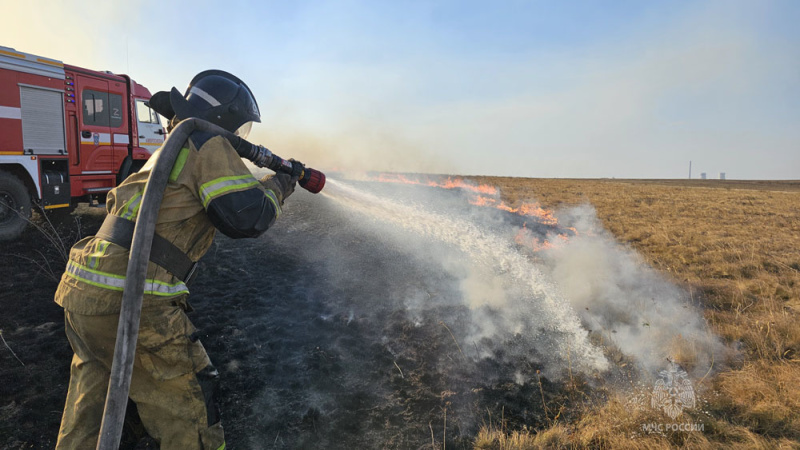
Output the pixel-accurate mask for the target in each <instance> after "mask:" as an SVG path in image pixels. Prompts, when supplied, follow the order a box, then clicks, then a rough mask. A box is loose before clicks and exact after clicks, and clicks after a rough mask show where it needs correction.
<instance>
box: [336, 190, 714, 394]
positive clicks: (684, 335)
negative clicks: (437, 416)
mask: <svg viewBox="0 0 800 450" xmlns="http://www.w3.org/2000/svg"><path fill="white" fill-rule="evenodd" d="M324 193H325V195H326V197H327V198H328V199H329V200H332V201H333V202H334V204H336V205H338V208H339V209H340V210H341V212H342V213H343V214H345V215H346V216H347V217H348V221H349V222H350V223H351V226H352V227H353V228H354V231H356V232H357V233H359V234H362V233H363V234H364V235H365V236H369V237H368V239H373V240H376V242H378V246H377V248H378V250H377V251H380V249H381V248H383V249H386V251H389V250H391V251H392V252H396V251H399V252H402V253H404V254H405V255H407V256H408V257H409V258H410V260H411V261H414V262H415V263H416V264H419V265H420V267H423V268H424V269H422V270H424V271H425V272H426V274H427V275H426V276H433V277H439V278H440V282H439V283H438V286H437V287H436V288H435V290H434V291H433V292H431V288H429V287H427V288H423V287H419V288H415V287H414V286H410V287H408V288H407V289H400V290H395V291H393V292H391V293H390V294H389V297H390V302H393V303H394V304H395V306H393V308H398V307H399V308H402V309H404V310H405V314H407V316H408V318H409V320H410V321H411V322H412V323H414V324H415V325H417V326H421V325H422V324H424V323H425V321H426V320H429V321H430V320H438V321H442V322H443V323H445V324H446V323H451V324H452V323H458V324H459V327H458V328H456V329H452V331H450V330H449V331H450V332H451V333H452V334H453V339H454V340H455V341H456V342H458V343H460V346H459V347H460V348H459V351H460V352H462V353H463V354H464V355H465V356H466V357H467V358H469V359H470V360H472V361H475V362H478V361H481V360H482V359H486V358H489V359H500V360H502V361H503V362H505V363H508V364H510V365H511V367H517V366H519V365H521V364H522V362H531V361H534V362H536V363H537V364H540V365H541V367H542V369H541V370H542V373H544V374H545V375H547V376H548V377H549V378H551V379H559V378H560V377H561V376H562V375H563V374H565V373H567V371H570V372H573V373H583V374H584V375H586V376H592V375H596V374H598V373H604V372H607V371H608V370H609V369H611V368H612V367H613V366H614V364H616V363H622V361H623V360H624V361H625V363H624V364H623V365H630V366H632V367H633V368H635V369H636V371H637V372H639V373H641V374H654V373H657V372H658V371H659V370H660V369H662V368H663V367H664V366H665V365H666V364H667V359H668V358H669V359H670V360H674V361H677V362H680V363H681V364H682V365H684V367H685V368H687V370H690V373H692V374H693V375H696V374H697V373H700V375H701V376H702V374H703V373H705V371H707V370H708V369H709V367H710V366H711V364H712V361H713V359H714V358H715V356H716V357H718V356H719V355H720V354H721V352H722V350H723V347H722V344H721V343H720V342H719V340H718V339H717V338H716V337H715V336H713V335H712V334H711V333H710V332H709V331H708V328H707V326H706V324H705V322H704V320H703V317H702V314H701V312H700V311H699V310H698V308H697V307H696V305H694V304H692V303H691V301H690V299H689V298H688V296H687V293H686V292H684V291H683V290H682V289H680V288H678V287H677V286H675V285H674V284H672V283H670V282H669V281H667V280H666V279H664V278H663V277H662V276H661V275H659V274H658V273H657V272H655V271H654V270H652V269H651V268H649V267H648V266H647V265H646V264H645V263H644V262H643V261H642V260H641V258H640V257H638V255H636V254H635V253H634V252H633V251H632V250H630V249H627V248H625V247H623V246H621V245H619V244H617V243H616V242H615V241H614V240H613V238H612V237H611V236H610V235H609V234H608V233H606V232H605V231H604V230H603V229H602V227H600V226H599V224H598V222H597V220H596V218H595V215H594V210H593V209H592V208H590V207H586V206H585V207H580V208H574V209H571V210H567V211H563V212H561V213H560V214H559V215H558V218H559V221H560V224H555V225H554V224H550V223H548V222H549V221H548V220H544V219H546V218H541V219H537V218H536V217H525V218H522V217H520V216H518V215H516V214H512V213H508V212H506V211H503V210H500V209H496V208H491V207H475V206H470V205H469V204H468V200H469V199H468V198H467V194H466V193H465V192H462V191H460V190H457V189H456V190H451V191H446V190H443V189H435V188H429V187H420V186H406V185H386V184H380V183H370V182H356V181H338V180H337V181H334V180H331V182H330V183H329V185H328V187H327V188H326V191H325V192H324ZM523 227H524V228H525V230H526V232H527V233H528V234H529V235H532V236H534V237H537V238H538V240H539V241H541V242H544V241H552V242H557V243H558V245H552V246H543V247H541V248H542V249H536V250H535V251H532V250H531V249H530V248H527V247H524V246H521V245H520V244H519V239H515V237H516V236H519V233H520V230H521V229H522V228H523ZM573 230H574V231H573ZM559 236H561V237H562V239H558V237H559ZM564 236H569V237H568V238H564ZM544 248H546V249H544ZM332 259H333V260H335V261H337V263H336V264H335V265H334V266H333V267H331V269H330V270H331V274H332V277H333V278H334V279H337V278H338V279H342V280H348V283H349V282H351V281H350V280H352V277H353V276H354V274H353V273H352V269H349V268H348V269H347V270H348V272H346V273H343V272H342V270H343V269H342V268H343V267H349V265H348V264H342V261H341V258H338V259H337V258H332ZM370 271H371V272H373V275H372V276H383V277H391V276H392V274H391V272H387V271H381V270H380V269H378V271H377V274H374V272H375V271H376V269H375V268H371V269H370ZM431 274H433V275H431ZM405 282H406V283H408V281H407V280H406V281H405ZM423 284H424V283H423V282H421V281H420V286H422V285H423ZM362 307H363V310H368V309H369V308H368V307H367V306H366V305H362ZM356 308H358V306H356ZM362 313H363V311H362ZM431 314H434V316H431ZM464 316H466V318H465V317H464ZM609 359H611V361H610V360H609ZM493 376H496V374H495V375H493ZM516 376H517V377H518V378H519V374H518V373H517V374H516ZM523 380H524V377H522V378H519V379H518V380H517V381H518V382H522V381H523Z"/></svg>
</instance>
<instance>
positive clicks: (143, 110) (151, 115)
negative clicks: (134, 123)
mask: <svg viewBox="0 0 800 450" xmlns="http://www.w3.org/2000/svg"><path fill="white" fill-rule="evenodd" d="M136 116H137V117H138V118H139V122H143V123H155V124H160V122H159V120H158V115H157V114H156V112H155V111H153V110H152V109H151V108H150V107H149V106H147V102H145V101H142V100H136Z"/></svg>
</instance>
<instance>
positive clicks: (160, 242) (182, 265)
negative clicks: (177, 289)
mask: <svg viewBox="0 0 800 450" xmlns="http://www.w3.org/2000/svg"><path fill="white" fill-rule="evenodd" d="M135 227H136V223H135V222H132V221H130V220H127V219H123V218H122V217H119V216H115V215H113V214H109V215H108V216H106V219H105V220H104V221H103V225H102V226H101V227H100V230H98V231H97V234H95V236H97V237H98V238H100V239H103V240H105V241H108V242H111V243H114V244H117V245H119V246H120V247H123V248H125V249H127V250H130V249H131V241H132V240H133V230H134V228H135ZM150 261H152V262H154V263H156V264H158V265H159V266H161V267H163V268H164V269H166V270H167V271H168V272H170V273H171V274H173V275H175V277H177V278H178V279H179V280H181V281H183V282H184V283H187V284H188V283H189V282H190V281H191V279H192V276H193V275H194V272H195V269H196V268H197V263H196V262H194V261H192V260H191V259H189V257H188V256H187V255H186V253H183V252H182V251H181V249H179V248H178V247H176V246H175V245H174V244H173V243H172V242H170V241H168V240H166V239H164V238H163V237H161V236H159V235H158V234H155V235H154V236H153V247H152V249H151V250H150Z"/></svg>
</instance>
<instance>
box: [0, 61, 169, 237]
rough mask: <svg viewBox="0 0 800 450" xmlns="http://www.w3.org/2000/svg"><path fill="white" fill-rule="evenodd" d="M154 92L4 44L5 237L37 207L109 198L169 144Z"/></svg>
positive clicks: (0, 192) (0, 129) (1, 166)
mask: <svg viewBox="0 0 800 450" xmlns="http://www.w3.org/2000/svg"><path fill="white" fill-rule="evenodd" d="M149 99H150V91H149V90H148V89H147V88H145V87H144V86H142V85H140V84H138V83H136V82H135V81H134V80H132V79H131V78H130V77H129V76H127V75H116V74H113V73H111V72H100V71H94V70H89V69H84V68H81V67H77V66H72V65H68V64H63V63H62V62H60V61H57V60H54V59H49V58H43V57H40V56H36V55H31V54H27V53H23V52H18V51H16V50H14V49H11V48H8V47H0V240H6V239H13V238H15V237H16V236H18V235H19V234H20V233H21V232H22V229H24V227H25V224H26V222H27V220H28V219H29V218H30V215H31V208H32V206H34V205H37V206H39V207H41V208H42V209H43V210H59V209H63V210H69V209H70V208H71V207H73V206H74V205H75V204H76V203H77V202H80V201H88V202H92V201H97V202H98V203H103V202H104V200H105V195H106V193H107V192H108V191H110V190H111V189H113V188H114V187H116V186H117V185H118V184H119V183H121V182H122V180H124V179H125V178H126V177H127V176H128V175H130V174H131V173H133V172H135V171H137V170H138V169H139V168H141V167H142V166H143V165H144V162H145V161H147V159H148V158H149V157H150V155H152V153H153V152H154V151H155V150H156V149H158V147H160V146H161V144H162V143H163V142H164V137H165V132H164V128H163V126H162V124H161V122H160V119H159V116H158V115H157V114H156V113H155V112H154V111H153V110H152V109H151V108H150V107H149V106H148V104H147V101H148V100H149Z"/></svg>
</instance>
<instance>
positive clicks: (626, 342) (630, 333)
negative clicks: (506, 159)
mask: <svg viewBox="0 0 800 450" xmlns="http://www.w3.org/2000/svg"><path fill="white" fill-rule="evenodd" d="M559 220H560V222H561V223H562V224H564V225H565V226H572V227H575V229H576V230H577V231H578V233H577V235H576V236H574V237H572V238H570V239H569V240H568V241H567V243H566V244H564V245H561V246H558V247H555V248H552V249H548V250H546V251H544V252H542V256H543V259H544V261H545V265H546V267H547V269H548V273H549V274H550V275H551V276H552V279H553V280H554V282H555V283H556V284H557V285H558V286H559V288H560V289H561V290H562V292H563V293H564V295H565V297H566V298H567V299H568V300H569V302H570V304H571V305H572V307H573V308H574V309H575V310H576V311H578V313H579V314H580V317H581V321H582V322H583V323H584V324H585V325H586V326H587V327H589V328H590V329H592V330H593V331H595V332H597V333H600V334H601V335H602V337H603V339H604V340H605V341H606V342H608V343H609V344H611V345H612V346H614V347H616V348H618V349H619V351H621V352H622V353H623V354H624V355H626V356H628V357H629V358H630V359H631V360H632V362H633V364H634V365H635V366H636V367H637V368H638V369H639V370H640V371H641V372H643V373H649V374H654V373H657V372H658V371H659V370H660V369H663V368H664V367H666V364H667V363H668V360H672V361H675V362H677V363H680V364H681V365H682V366H683V367H684V368H686V369H687V370H689V371H690V373H691V374H693V375H694V376H698V375H699V376H703V374H705V373H707V371H708V370H709V369H710V368H711V366H712V364H713V361H714V360H715V359H716V360H717V363H719V362H720V361H719V359H720V356H721V355H723V353H724V351H725V348H724V346H723V344H722V342H721V341H720V340H719V338H718V337H717V336H715V335H714V334H713V333H712V332H711V331H710V330H709V328H708V325H707V323H706V322H705V320H704V318H703V315H702V311H701V310H700V308H699V307H698V305H697V304H696V302H694V299H693V298H692V297H691V295H690V293H689V292H687V291H686V290H684V289H682V288H679V287H678V286H676V285H675V284H673V283H671V282H670V281H669V280H667V279H666V278H665V277H664V276H663V275H661V274H659V273H658V272H656V271H655V270H654V269H652V268H650V267H649V266H648V265H647V264H646V263H645V262H644V261H643V260H642V258H641V257H640V256H639V255H638V254H636V253H635V252H634V251H633V250H632V249H630V248H628V247H625V246H623V245H620V244H619V243H617V242H616V241H615V240H614V238H613V236H611V235H610V234H609V233H608V232H607V231H605V230H604V229H603V228H602V226H601V225H600V223H599V221H598V220H597V218H596V215H595V211H594V209H593V208H592V207H590V206H581V207H576V208H572V209H569V210H566V211H562V212H561V214H559Z"/></svg>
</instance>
